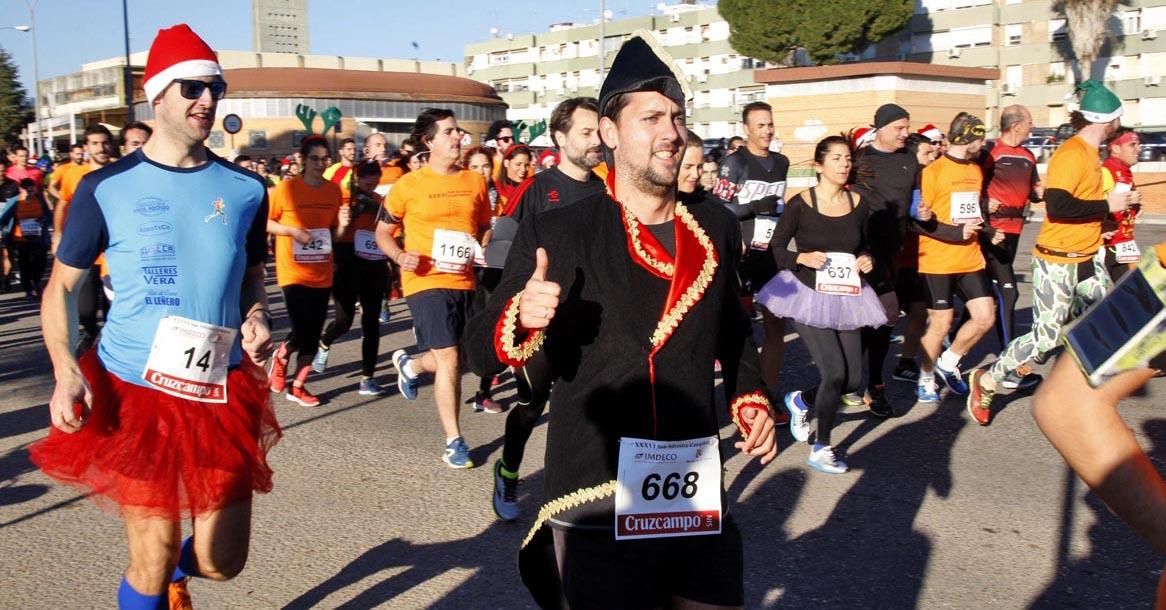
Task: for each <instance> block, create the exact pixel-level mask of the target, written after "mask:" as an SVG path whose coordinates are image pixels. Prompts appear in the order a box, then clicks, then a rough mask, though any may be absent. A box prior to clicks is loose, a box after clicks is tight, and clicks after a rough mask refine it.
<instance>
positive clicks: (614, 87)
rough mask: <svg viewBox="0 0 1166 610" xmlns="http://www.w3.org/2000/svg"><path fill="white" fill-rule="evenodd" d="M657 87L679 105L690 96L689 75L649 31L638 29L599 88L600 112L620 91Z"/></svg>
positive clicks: (651, 89) (650, 89)
mask: <svg viewBox="0 0 1166 610" xmlns="http://www.w3.org/2000/svg"><path fill="white" fill-rule="evenodd" d="M633 91H656V92H657V93H661V94H663V95H665V96H667V97H668V98H670V99H671V100H673V101H675V102H676V103H677V104H679V105H680V106H681V107H684V105H685V102H686V101H687V100H689V99H690V98H692V89H691V88H690V87H689V86H688V79H687V78H686V77H685V76H684V74H683V73H682V72H680V70H678V69H677V68H676V63H675V62H673V61H672V56H671V55H669V54H668V52H667V51H665V50H664V49H663V47H661V46H660V44H659V43H658V42H656V38H655V37H654V36H653V35H652V33H651V32H647V31H643V30H637V31H636V32H635V33H633V34H632V37H631V38H630V39H628V40H627V42H624V43H623V45H622V46H621V47H620V48H619V53H617V54H616V56H615V61H613V62H612V64H611V69H610V70H608V72H607V77H606V78H604V79H603V86H602V87H601V88H600V90H599V116H603V112H604V110H605V109H606V108H607V103H608V102H610V101H611V98H613V97H615V96H616V95H619V94H620V93H631V92H633Z"/></svg>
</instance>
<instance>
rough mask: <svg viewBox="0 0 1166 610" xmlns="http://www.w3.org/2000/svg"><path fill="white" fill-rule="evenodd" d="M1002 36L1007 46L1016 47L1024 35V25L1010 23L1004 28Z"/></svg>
mask: <svg viewBox="0 0 1166 610" xmlns="http://www.w3.org/2000/svg"><path fill="white" fill-rule="evenodd" d="M1004 35H1005V37H1006V38H1007V44H1008V46H1010V47H1012V46H1016V45H1018V44H1020V42H1021V38H1022V37H1023V35H1024V24H1022V23H1010V24H1008V26H1007V27H1005V28H1004Z"/></svg>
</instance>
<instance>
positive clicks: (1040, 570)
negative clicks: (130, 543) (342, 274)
mask: <svg viewBox="0 0 1166 610" xmlns="http://www.w3.org/2000/svg"><path fill="white" fill-rule="evenodd" d="M1033 232H1034V231H1033V230H1032V229H1031V228H1030V230H1029V232H1028V233H1026V239H1025V240H1024V242H1023V244H1022V251H1027V250H1028V248H1029V247H1030V246H1031V242H1032V233H1033ZM1139 235H1140V241H1143V242H1144V244H1149V243H1153V242H1156V241H1161V240H1163V239H1166V227H1161V226H1147V227H1145V228H1144V229H1140V230H1139ZM1021 259H1022V260H1020V261H1019V262H1018V269H1021V270H1025V271H1027V269H1028V264H1029V259H1028V256H1027V255H1022V257H1021ZM1025 279H1026V280H1027V273H1026V274H1025ZM1028 289H1029V286H1028V284H1027V283H1023V284H1022V285H1021V290H1022V292H1023V293H1024V296H1023V297H1022V301H1021V305H1020V306H1021V308H1022V310H1023V311H1022V314H1021V320H1022V322H1023V323H1025V324H1027V320H1028V318H1027V316H1028V309H1027V308H1028ZM272 294H273V301H274V302H275V303H276V306H275V309H276V311H277V314H278V315H277V320H276V323H277V327H278V328H280V329H285V328H286V327H287V323H286V320H285V319H283V318H282V306H281V304H280V303H279V298H278V295H277V294H276V291H275V290H274V288H273V289H272ZM392 312H393V315H392V321H391V323H390V324H388V325H385V326H382V331H383V338H382V342H381V352H382V354H383V356H382V357H381V363H380V367H379V369H378V375H379V378H380V380H381V382H382V383H384V384H386V385H387V386H390V387H392V392H391V394H390V395H389V396H387V397H383V398H377V399H370V398H367V397H362V396H359V395H357V394H356V393H355V391H354V390H355V389H356V383H357V381H358V376H359V367H358V364H357V358H358V355H357V354H358V352H359V332H358V331H353V332H351V333H350V334H349V335H347V336H346V337H345V338H344V339H343V342H342V343H339V344H338V345H337V346H336V347H335V349H334V352H333V354H332V365H331V368H330V369H329V370H328V372H327V373H325V374H324V375H321V376H317V377H316V378H315V379H313V381H312V383H311V387H312V388H313V389H314V390H316V391H317V393H319V394H320V396H321V397H322V398H323V399H324V400H325V404H323V405H322V406H320V407H319V408H316V409H306V408H303V407H299V406H297V405H294V404H292V403H289V402H286V401H285V400H284V399H283V398H282V397H276V398H275V402H276V408H277V413H278V415H279V418H280V422H281V423H282V425H283V427H284V433H285V436H284V438H283V440H282V442H281V443H280V444H279V445H278V446H277V447H276V448H275V449H274V451H273V452H272V454H271V461H272V464H273V466H274V468H275V469H276V479H275V490H274V491H273V492H272V493H271V494H268V495H265V496H260V497H259V498H258V499H257V501H256V505H255V518H254V533H253V537H252V544H251V558H250V562H249V564H248V566H247V569H246V570H245V571H244V572H243V574H242V575H241V576H240V577H238V578H237V579H235V580H234V581H232V582H229V583H225V584H216V583H207V582H194V583H192V585H191V591H192V594H193V596H194V602H195V606H196V607H197V608H200V609H202V610H205V609H207V608H246V609H251V608H255V609H267V608H287V609H301V608H370V607H391V608H527V607H532V604H531V602H530V600H529V597H528V596H527V595H526V592H525V590H524V589H523V588H522V585H521V583H520V581H519V579H518V576H517V570H516V562H515V552H516V550H517V548H518V545H519V543H520V541H521V539H522V537H523V535H524V534H525V533H526V530H527V529H528V528H529V527H530V525H531V523H532V521H533V516H534V514H535V513H536V511H537V507H538V505H539V503H540V501H541V497H542V494H541V486H542V459H541V456H542V453H543V449H544V446H545V445H544V441H545V426H543V425H540V426H539V428H538V429H537V430H536V431H535V433H534V436H533V437H532V438H531V442H530V446H529V449H528V451H527V456H528V457H527V463H526V464H524V468H523V473H522V474H523V476H524V482H523V484H522V486H521V488H520V489H521V493H520V503H521V506H522V509H523V515H522V517H521V518H520V520H519V521H518V522H516V523H501V522H499V521H498V520H497V519H496V518H495V516H494V514H493V512H492V510H491V508H490V492H491V485H492V480H491V471H490V469H489V468H488V467H479V468H476V469H474V470H469V471H454V470H450V469H448V468H447V467H446V466H444V465H443V464H442V463H441V462H440V459H439V456H440V453H441V445H442V439H441V433H440V429H439V428H438V425H437V422H436V415H435V413H434V409H433V406H432V389H431V388H429V387H424V388H422V390H421V395H420V398H419V399H418V400H417V401H415V402H408V401H405V400H404V399H403V398H401V397H400V396H399V395H397V393H396V388H395V384H394V380H395V376H394V375H395V373H394V372H393V370H392V367H391V366H390V364H389V358H388V355H389V354H390V353H391V352H392V351H393V350H394V349H396V348H398V347H403V346H408V345H410V344H411V342H412V335H411V333H410V332H409V329H410V322H409V318H408V312H407V309H406V308H405V305H404V302H403V301H398V302H395V303H393V305H392ZM0 345H2V346H3V348H2V349H0V388H2V391H0V608H12V609H22V610H23V609H39V608H111V607H114V605H115V601H114V600H115V592H116V589H117V585H118V581H119V579H120V573H121V571H122V570H123V568H124V565H125V562H126V551H125V548H124V536H123V534H122V531H121V527H120V522H119V521H118V520H117V519H116V518H115V517H113V516H111V515H109V514H106V513H103V512H101V511H100V510H98V509H97V508H95V507H94V505H92V504H91V503H90V502H88V501H87V500H85V499H84V498H83V497H81V496H80V495H78V494H77V493H76V492H75V491H74V490H71V489H68V488H65V487H62V486H58V485H56V484H54V483H52V482H51V481H50V480H49V479H47V478H46V477H44V476H43V475H41V474H40V473H39V472H37V471H36V470H34V468H33V467H32V466H31V464H30V463H29V462H28V452H27V447H28V445H29V444H30V443H31V442H33V441H34V440H36V439H38V438H41V437H42V436H43V435H44V434H45V432H46V426H47V425H48V413H47V409H46V407H45V405H46V403H47V400H48V397H49V394H50V392H51V389H52V376H51V371H50V369H49V366H48V361H47V357H46V355H45V352H44V350H43V347H42V345H41V339H40V331H39V328H38V319H37V314H36V311H35V308H34V306H33V305H32V304H30V303H28V302H27V301H25V300H24V298H23V295H20V294H15V295H14V294H9V295H4V296H3V297H0ZM996 350H997V347H996V341H995V340H994V339H991V338H989V339H986V340H985V341H984V343H983V344H982V345H981V348H980V349H979V350H978V351H977V352H975V353H973V354H972V355H971V356H969V357H968V358H967V359H966V360H965V363H964V365H965V369H969V368H971V367H972V366H973V365H976V364H979V363H984V362H990V361H991V359H992V358H993V356H991V355H990V354H989V352H995V351H996ZM895 355H896V353H895V351H894V350H893V351H892V357H894V356H895ZM888 370H889V369H888ZM816 378H817V373H816V371H815V369H814V367H813V365H812V363H811V362H810V360H809V357H808V355H807V353H806V351H805V349H804V347H803V346H802V344H801V342H800V341H798V340H797V339H796V337H794V336H793V335H791V336H790V338H789V349H788V351H787V354H786V363H785V368H784V370H783V373H782V376H781V379H780V381H779V384H778V385H779V391H781V392H785V391H788V390H791V389H798V388H802V387H808V386H809V385H810V384H812V383H814V382H815V381H816ZM476 386H477V379H476V378H472V377H466V378H465V380H464V390H465V395H466V396H467V397H468V396H469V395H470V394H472V391H473V389H475V388H476ZM499 390H500V391H499V393H498V395H499V396H500V398H501V400H502V402H503V403H508V402H511V401H512V399H513V383H512V382H506V383H504V384H503V385H501V386H500V388H499ZM912 391H913V388H912V387H910V386H909V385H907V384H902V383H894V384H892V387H891V393H892V397H893V398H894V399H895V400H896V402H897V404H898V406H899V408H900V409H901V410H904V411H907V409H908V407H909V406H910V402H911V400H912V398H911V397H912V395H913V394H912ZM1164 393H1166V381H1163V380H1155V381H1153V382H1152V383H1151V385H1150V386H1149V387H1148V388H1147V390H1146V391H1145V392H1144V393H1143V394H1142V395H1140V396H1137V397H1135V398H1133V399H1131V400H1130V401H1128V403H1127V404H1125V405H1123V407H1122V414H1123V415H1124V416H1125V417H1126V418H1127V420H1128V421H1129V424H1130V426H1131V428H1133V429H1134V430H1135V432H1136V433H1137V434H1138V438H1139V440H1140V441H1141V442H1142V444H1143V446H1144V447H1145V448H1146V449H1147V450H1148V451H1149V452H1150V453H1151V455H1152V456H1153V457H1154V459H1155V462H1156V463H1158V464H1160V465H1162V464H1163V460H1164V459H1166V419H1164V418H1163V407H1164V406H1166V400H1164V399H1163V395H1164ZM1004 402H1006V403H1007V405H1006V407H1005V408H1003V410H1001V411H1000V412H999V413H998V414H997V415H996V418H995V420H994V422H993V424H992V425H991V426H990V427H987V428H981V427H980V426H978V425H976V424H975V423H973V422H971V421H970V419H969V418H968V416H967V415H966V413H965V412H964V410H963V402H962V400H959V399H958V398H952V399H949V400H946V401H945V402H944V403H943V404H941V405H939V406H938V407H924V406H919V407H913V408H910V409H909V411H907V412H906V413H905V415H903V416H902V417H899V418H896V419H893V420H889V421H880V420H876V419H872V418H870V417H868V416H867V415H866V414H865V413H863V412H862V411H861V410H847V411H844V412H843V413H842V414H840V417H839V420H840V421H839V428H838V431H837V432H836V433H835V439H836V441H837V443H838V445H839V448H840V449H841V450H842V451H843V452H844V453H845V454H846V456H847V460H848V462H849V463H850V465H851V467H852V470H851V472H850V473H848V474H845V475H840V476H839V475H825V474H821V473H818V472H816V471H811V470H810V469H809V468H808V467H807V466H805V463H804V462H805V458H806V456H807V453H808V449H807V448H806V446H805V445H796V444H795V443H793V441H792V439H791V437H790V436H789V433H788V430H785V431H783V432H782V435H781V441H780V442H781V445H782V448H783V449H782V453H781V455H779V456H778V458H777V460H776V461H775V462H774V463H772V464H770V465H768V466H766V467H761V466H759V465H758V464H757V463H756V462H750V461H747V460H746V459H744V458H743V456H740V455H738V454H736V452H735V450H734V449H732V444H731V443H732V440H733V439H732V435H733V429H732V427H731V426H729V425H728V422H727V420H726V421H725V422H724V423H725V427H724V429H723V430H722V438H723V439H725V440H724V442H723V444H722V447H724V448H725V450H726V451H725V455H726V457H727V459H726V461H725V467H726V471H727V472H726V475H725V482H726V485H727V487H728V489H729V497H730V498H731V499H732V501H734V502H735V505H734V507H733V512H734V515H735V516H736V519H737V521H738V523H739V525H740V527H741V529H742V531H743V533H744V538H745V553H746V557H745V560H746V595H747V602H748V603H747V606H748V607H750V608H769V607H787V608H824V607H832V608H845V607H861V608H1149V607H1151V606H1152V600H1153V597H1154V590H1155V585H1156V582H1157V578H1158V575H1159V574H1160V570H1161V566H1162V563H1163V558H1162V557H1160V556H1158V555H1157V554H1156V553H1155V552H1154V551H1153V550H1152V549H1151V548H1150V547H1149V546H1148V545H1147V544H1146V543H1144V542H1142V541H1141V540H1139V539H1138V538H1137V537H1136V536H1134V535H1133V534H1132V533H1131V532H1130V531H1129V530H1128V529H1127V528H1126V527H1125V526H1124V525H1123V524H1121V523H1120V522H1119V521H1118V520H1117V519H1116V518H1114V517H1113V516H1112V515H1111V514H1110V513H1109V512H1108V511H1107V510H1106V508H1105V507H1104V506H1103V505H1102V504H1101V503H1100V502H1099V501H1098V500H1097V499H1096V498H1095V497H1093V496H1092V495H1091V494H1089V493H1088V492H1087V490H1086V489H1085V488H1084V486H1083V484H1082V483H1081V482H1080V481H1079V480H1078V479H1077V478H1075V477H1074V476H1073V475H1072V474H1071V473H1070V472H1069V471H1068V470H1067V469H1066V467H1065V466H1064V464H1063V462H1062V461H1061V459H1060V457H1059V456H1058V455H1057V453H1056V452H1055V451H1054V450H1053V449H1052V448H1051V447H1050V446H1049V445H1048V444H1047V442H1046V441H1045V440H1044V438H1043V437H1042V436H1041V435H1040V432H1039V431H1038V430H1037V429H1036V426H1035V424H1034V423H1033V421H1032V418H1031V417H1030V415H1029V412H1028V406H1029V402H1030V399H1029V398H1028V397H1026V396H1018V397H1011V398H1009V399H1007V400H1005V401H1004ZM462 421H463V424H464V427H465V435H466V437H467V439H468V441H469V442H470V444H471V446H472V447H473V458H474V460H475V462H476V463H478V464H482V465H486V466H489V465H490V464H492V462H493V460H495V459H497V458H498V456H499V454H500V450H501V445H502V433H503V427H504V421H505V416H504V415H489V414H475V413H472V412H469V411H468V410H467V411H466V412H463V415H462ZM1081 424H1082V425H1083V426H1088V425H1089V422H1081ZM696 559H698V560H699V558H696ZM709 569H716V566H709Z"/></svg>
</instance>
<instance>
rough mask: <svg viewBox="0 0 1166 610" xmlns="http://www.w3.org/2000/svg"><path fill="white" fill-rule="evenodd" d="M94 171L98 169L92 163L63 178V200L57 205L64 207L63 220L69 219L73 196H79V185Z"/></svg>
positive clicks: (62, 210)
mask: <svg viewBox="0 0 1166 610" xmlns="http://www.w3.org/2000/svg"><path fill="white" fill-rule="evenodd" d="M94 169H97V168H95V167H93V165H92V164H90V163H86V164H85V165H82V166H80V167H78V168H77V169H74V170H71V171H70V172H69V173H68V175H66V176H65V177H63V178H61V187H60V189H59V192H60V193H61V200H60V202H59V203H57V205H59V206H62V207H61V218H68V215H69V204H70V203H71V202H72V201H73V195H76V194H77V185H79V184H81V179H82V178H84V177H85V176H86V175H88V174H89V172H91V171H93V170H94Z"/></svg>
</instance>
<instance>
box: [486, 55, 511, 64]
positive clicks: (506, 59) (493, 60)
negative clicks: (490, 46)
mask: <svg viewBox="0 0 1166 610" xmlns="http://www.w3.org/2000/svg"><path fill="white" fill-rule="evenodd" d="M508 63H510V53H509V52H504V53H491V54H490V65H491V66H504V65H506V64H508Z"/></svg>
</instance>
